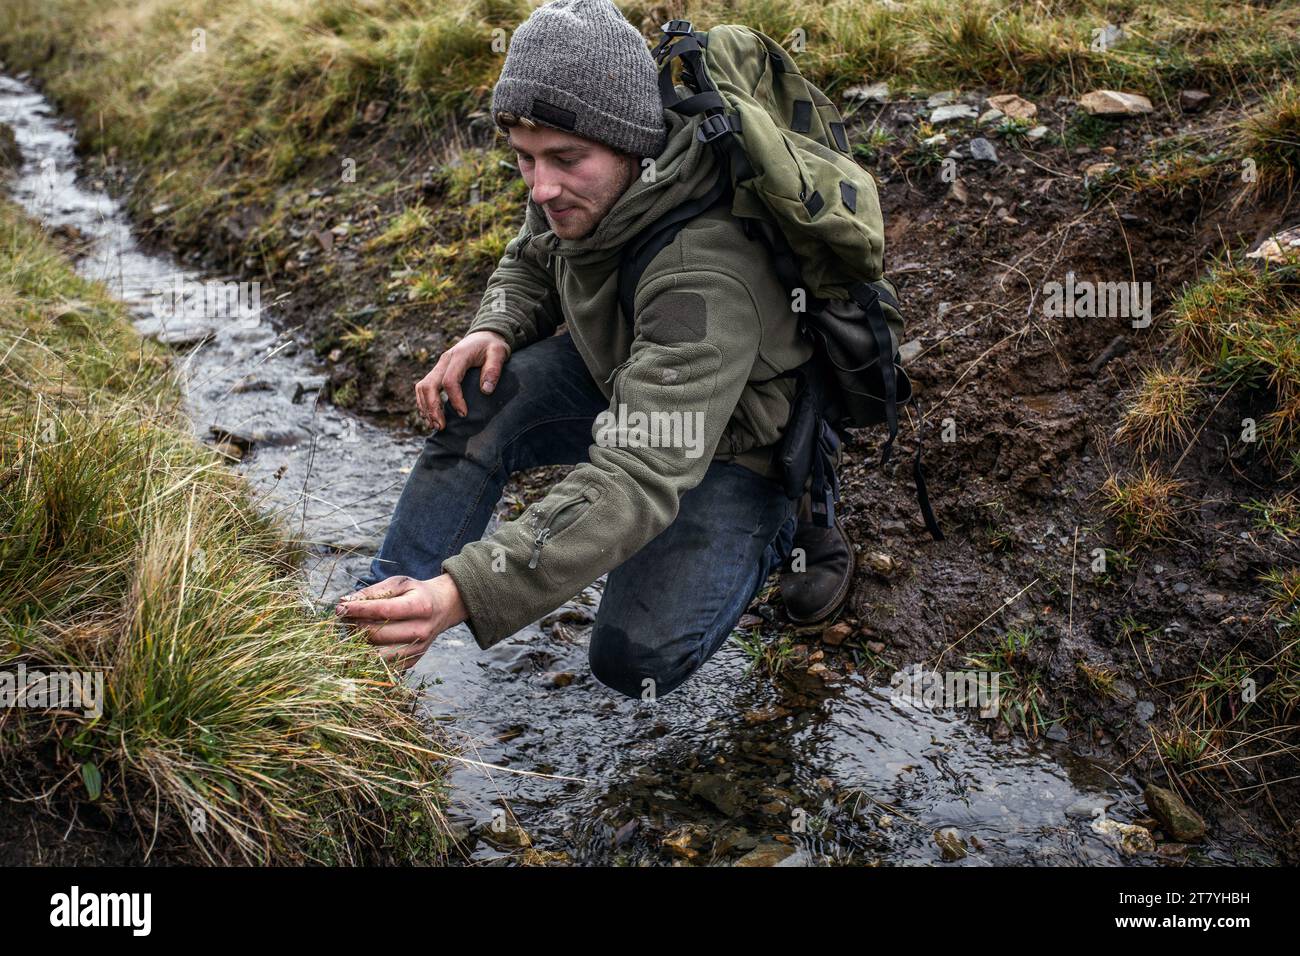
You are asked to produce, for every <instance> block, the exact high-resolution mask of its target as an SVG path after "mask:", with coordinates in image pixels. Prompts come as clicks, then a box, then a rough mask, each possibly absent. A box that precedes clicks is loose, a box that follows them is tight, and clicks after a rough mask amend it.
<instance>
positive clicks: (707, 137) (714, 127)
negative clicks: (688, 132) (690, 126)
mask: <svg viewBox="0 0 1300 956" xmlns="http://www.w3.org/2000/svg"><path fill="white" fill-rule="evenodd" d="M730 132H733V128H732V125H731V117H730V116H729V115H728V114H726V113H714V114H713V115H712V116H706V117H704V122H702V123H700V129H699V132H697V133H696V134H695V136H696V138H697V139H700V140H702V141H703V142H706V143H711V142H713V141H714V140H715V139H717V138H718V137H719V136H725V135H727V134H728V133H730Z"/></svg>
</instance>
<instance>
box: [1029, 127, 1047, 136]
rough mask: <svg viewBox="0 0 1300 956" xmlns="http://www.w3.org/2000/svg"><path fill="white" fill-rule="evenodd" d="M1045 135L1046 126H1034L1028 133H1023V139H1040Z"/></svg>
mask: <svg viewBox="0 0 1300 956" xmlns="http://www.w3.org/2000/svg"><path fill="white" fill-rule="evenodd" d="M1046 135H1047V127H1046V126H1035V127H1034V128H1033V129H1031V130H1030V131H1029V132H1027V133H1025V139H1042V138H1043V137H1044V136H1046Z"/></svg>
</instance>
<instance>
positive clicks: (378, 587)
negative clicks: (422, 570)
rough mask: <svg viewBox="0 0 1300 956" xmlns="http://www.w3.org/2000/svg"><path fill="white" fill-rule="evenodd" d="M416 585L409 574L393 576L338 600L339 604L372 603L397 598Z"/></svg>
mask: <svg viewBox="0 0 1300 956" xmlns="http://www.w3.org/2000/svg"><path fill="white" fill-rule="evenodd" d="M417 583H418V582H417V581H416V580H415V578H413V577H411V576H410V575H409V574H394V575H392V576H390V577H386V578H384V579H383V580H382V581H376V582H375V583H374V584H368V585H366V586H365V587H364V588H359V589H358V590H356V591H353V592H351V593H350V594H345V595H343V596H342V597H341V598H339V603H340V604H348V603H350V602H352V601H373V600H375V599H376V598H390V597H397V596H398V595H399V594H405V593H406V592H407V591H409V590H411V588H413V587H415V585H416V584H417Z"/></svg>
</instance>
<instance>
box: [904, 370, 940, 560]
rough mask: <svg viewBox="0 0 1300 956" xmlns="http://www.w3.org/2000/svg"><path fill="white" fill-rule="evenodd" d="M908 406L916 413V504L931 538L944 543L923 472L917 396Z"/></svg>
mask: <svg viewBox="0 0 1300 956" xmlns="http://www.w3.org/2000/svg"><path fill="white" fill-rule="evenodd" d="M908 404H909V405H911V406H912V409H913V410H914V411H915V412H916V456H915V457H914V458H913V459H912V483H913V484H914V485H916V503H917V504H919V505H920V506H921V517H922V518H923V519H925V529H926V530H927V531H929V532H930V537H932V538H934V540H935V541H942V540H943V531H941V530H940V529H939V522H938V521H936V520H935V517H934V509H933V508H931V507H930V492H929V491H928V490H927V489H926V487H925V472H923V471H922V470H921V426H922V424H923V423H924V419H922V418H921V406H920V405H918V404H917V402H916V396H915V395H913V396H912V398H911V399H910V400H909V401H908Z"/></svg>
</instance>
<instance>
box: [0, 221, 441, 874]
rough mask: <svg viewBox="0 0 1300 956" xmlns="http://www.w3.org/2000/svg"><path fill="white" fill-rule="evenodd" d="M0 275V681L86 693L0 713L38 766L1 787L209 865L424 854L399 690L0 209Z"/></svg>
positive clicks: (417, 776)
mask: <svg viewBox="0 0 1300 956" xmlns="http://www.w3.org/2000/svg"><path fill="white" fill-rule="evenodd" d="M0 263H3V265H0V359H2V361H0V382H2V383H3V384H0V395H3V399H0V668H3V669H4V670H7V671H12V670H14V669H15V668H16V667H17V665H18V664H20V663H21V664H24V665H25V666H26V668H27V669H28V671H29V672H30V671H32V670H35V669H38V668H41V667H44V668H52V667H61V668H69V669H72V670H77V671H89V670H94V671H100V672H102V673H103V674H104V681H105V687H106V693H105V699H104V704H103V713H102V715H100V716H98V717H94V716H85V715H84V714H83V713H81V712H80V711H51V710H46V709H27V708H7V709H5V710H3V711H0V725H3V726H2V728H0V729H2V732H0V751H2V752H0V757H2V758H3V759H4V760H5V761H6V762H7V763H8V762H10V761H14V762H16V763H17V762H25V763H26V764H28V765H30V766H35V767H40V768H41V771H40V773H39V774H38V775H37V777H35V778H33V779H25V778H23V779H11V780H10V781H9V782H10V784H11V785H12V786H14V787H19V788H21V789H22V790H23V791H25V792H26V793H27V794H29V795H32V794H37V793H39V794H42V795H43V798H44V799H45V800H47V801H50V802H52V803H59V804H61V805H62V806H63V807H64V809H66V808H67V806H68V805H69V804H77V803H84V802H89V803H93V804H94V805H95V806H96V807H98V808H99V809H100V810H101V811H102V812H103V813H104V814H106V815H108V816H109V817H112V816H115V815H117V814H122V813H124V814H127V815H128V816H129V817H130V818H131V819H133V821H134V822H135V824H136V828H137V829H138V830H139V831H140V832H141V834H142V835H144V836H145V838H146V839H153V838H155V837H156V838H157V839H159V840H161V841H162V842H163V843H164V844H169V845H173V846H177V845H179V846H188V847H190V848H192V850H193V852H194V853H195V855H196V856H197V857H199V858H201V859H206V860H209V861H214V862H257V863H286V862H300V861H309V860H310V861H321V862H355V861H359V860H367V859H376V858H401V859H430V858H432V856H433V855H434V854H436V853H437V852H439V851H440V849H441V843H442V837H441V834H442V832H443V830H444V827H443V825H442V818H441V812H440V802H441V796H442V795H441V793H440V786H441V784H440V780H441V773H442V769H441V768H442V761H441V759H440V758H439V757H438V755H436V754H434V753H432V752H431V751H430V750H429V749H428V748H429V738H428V736H427V733H426V730H425V729H424V728H423V727H422V726H421V724H420V723H419V722H418V720H417V719H416V718H415V717H414V716H413V714H412V709H411V705H412V701H411V699H410V695H409V694H408V693H407V692H405V691H404V690H403V689H402V688H401V686H400V685H399V684H397V683H396V682H395V680H394V678H393V676H392V674H391V672H390V671H389V670H388V669H387V667H386V666H385V665H383V664H382V662H380V661H379V660H378V659H377V658H375V657H374V655H372V654H370V653H369V652H368V651H367V650H366V648H365V647H364V645H361V644H359V643H356V642H352V641H348V640H344V639H341V638H340V637H339V636H338V633H337V630H336V627H335V626H334V625H332V624H331V623H330V622H329V621H325V620H321V619H319V617H318V615H317V614H315V613H314V612H313V611H312V610H311V609H310V607H309V606H308V605H307V604H306V602H305V601H304V600H303V599H302V597H301V595H300V594H299V592H298V590H297V589H296V586H295V583H294V580H293V578H292V577H291V576H290V575H289V574H288V572H289V571H290V569H291V561H292V558H293V555H292V553H291V551H290V549H289V547H288V545H287V544H286V539H285V537H284V536H283V534H282V533H281V529H280V528H278V527H277V526H276V525H275V524H274V523H273V522H272V521H270V520H269V519H267V518H265V517H263V516H261V515H260V514H259V513H258V512H257V509H256V508H255V506H254V503H253V502H252V501H251V500H250V497H249V494H248V490H247V488H246V486H245V485H244V484H243V483H242V480H241V479H239V478H238V477H237V476H235V475H234V474H232V473H230V472H229V471H227V470H225V469H223V468H222V467H221V466H220V465H219V463H218V459H217V456H216V455H215V454H214V453H212V452H211V451H209V450H207V449H205V448H203V447H202V446H200V445H198V444H196V443H195V442H194V441H193V440H192V439H191V437H190V436H189V433H188V429H187V428H186V427H185V423H184V419H183V417H182V414H181V412H180V410H179V403H178V401H177V394H176V393H175V392H174V390H173V387H172V385H171V382H170V379H169V377H168V376H167V374H166V362H165V359H164V357H163V356H162V355H161V354H159V352H158V351H157V350H156V349H154V348H152V347H151V346H150V345H149V344H147V343H144V342H142V341H141V340H140V339H139V337H138V336H137V335H136V334H135V332H134V330H133V329H132V328H131V327H130V325H129V323H128V321H127V320H126V318H125V315H124V313H123V311H122V309H121V307H120V306H119V305H117V304H115V303H114V302H113V301H112V300H111V299H110V298H108V296H107V295H106V294H105V293H104V292H103V291H102V290H101V289H100V288H98V287H97V286H95V285H93V284H92V283H89V282H85V281H83V280H81V279H79V278H78V277H76V276H75V274H73V273H72V272H71V270H70V269H69V267H68V265H67V264H66V262H64V261H63V260H62V259H61V258H60V257H59V255H58V254H57V253H55V252H54V251H53V250H52V248H51V247H50V246H49V245H48V244H47V243H46V241H45V239H44V237H43V236H42V235H41V233H40V232H39V230H38V229H37V228H36V227H35V226H34V225H33V224H31V223H29V222H27V221H25V220H23V219H21V217H20V216H19V214H18V213H17V212H16V211H15V209H14V208H13V207H12V206H9V205H0ZM10 765H14V764H10Z"/></svg>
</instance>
